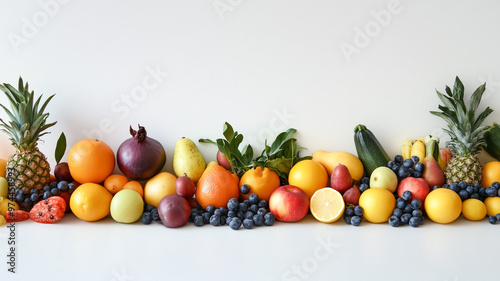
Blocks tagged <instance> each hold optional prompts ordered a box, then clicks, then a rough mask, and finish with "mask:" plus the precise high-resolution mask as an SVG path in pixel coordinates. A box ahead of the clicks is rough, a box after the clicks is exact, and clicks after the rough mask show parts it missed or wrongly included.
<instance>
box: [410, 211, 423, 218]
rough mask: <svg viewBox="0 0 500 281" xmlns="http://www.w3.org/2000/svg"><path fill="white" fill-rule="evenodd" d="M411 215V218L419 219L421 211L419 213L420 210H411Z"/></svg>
mask: <svg viewBox="0 0 500 281" xmlns="http://www.w3.org/2000/svg"><path fill="white" fill-rule="evenodd" d="M411 215H412V216H413V217H418V218H419V217H421V216H422V211H420V210H418V209H417V210H413V212H411Z"/></svg>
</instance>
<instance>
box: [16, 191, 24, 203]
mask: <svg viewBox="0 0 500 281" xmlns="http://www.w3.org/2000/svg"><path fill="white" fill-rule="evenodd" d="M16 201H17V202H23V201H24V194H23V193H22V192H21V193H19V194H17V195H16Z"/></svg>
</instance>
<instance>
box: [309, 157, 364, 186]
mask: <svg viewBox="0 0 500 281" xmlns="http://www.w3.org/2000/svg"><path fill="white" fill-rule="evenodd" d="M312 160H314V161H316V162H318V163H320V164H321V165H323V167H325V169H326V171H327V172H328V176H331V175H332V171H333V169H335V167H337V165H339V164H343V165H345V166H347V169H349V173H350V174H351V177H352V179H354V180H356V181H359V180H361V178H362V177H363V173H364V169H363V163H361V160H359V158H358V157H357V156H356V155H354V154H352V153H349V152H346V151H333V152H327V151H324V150H318V151H315V152H314V153H313V154H312Z"/></svg>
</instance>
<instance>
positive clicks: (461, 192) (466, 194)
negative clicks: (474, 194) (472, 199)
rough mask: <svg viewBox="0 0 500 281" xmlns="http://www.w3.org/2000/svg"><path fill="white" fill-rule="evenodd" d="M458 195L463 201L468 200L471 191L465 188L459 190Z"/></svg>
mask: <svg viewBox="0 0 500 281" xmlns="http://www.w3.org/2000/svg"><path fill="white" fill-rule="evenodd" d="M458 195H459V196H460V199H462V201H465V200H467V198H469V193H467V191H465V190H463V189H462V190H460V192H458Z"/></svg>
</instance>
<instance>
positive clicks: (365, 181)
mask: <svg viewBox="0 0 500 281" xmlns="http://www.w3.org/2000/svg"><path fill="white" fill-rule="evenodd" d="M361 183H366V184H369V183H370V177H367V176H364V177H362V178H361Z"/></svg>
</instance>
